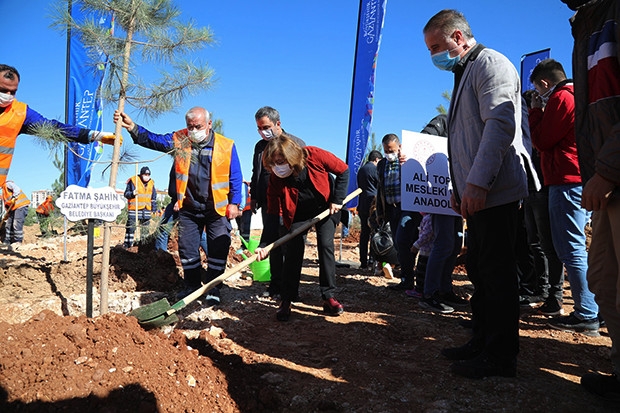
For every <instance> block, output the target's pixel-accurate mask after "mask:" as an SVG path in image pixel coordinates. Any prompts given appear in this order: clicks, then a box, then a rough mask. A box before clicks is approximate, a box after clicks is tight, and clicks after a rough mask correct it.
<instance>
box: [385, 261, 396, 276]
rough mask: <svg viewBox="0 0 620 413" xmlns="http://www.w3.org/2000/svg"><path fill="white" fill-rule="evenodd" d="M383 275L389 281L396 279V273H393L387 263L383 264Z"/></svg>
mask: <svg viewBox="0 0 620 413" xmlns="http://www.w3.org/2000/svg"><path fill="white" fill-rule="evenodd" d="M383 275H384V276H385V278H387V279H388V280H391V279H393V278H394V273H393V272H392V266H391V265H390V264H388V263H387V262H386V263H384V264H383Z"/></svg>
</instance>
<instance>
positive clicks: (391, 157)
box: [385, 152, 398, 162]
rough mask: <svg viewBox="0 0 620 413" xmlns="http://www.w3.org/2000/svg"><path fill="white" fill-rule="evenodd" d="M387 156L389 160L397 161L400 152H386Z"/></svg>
mask: <svg viewBox="0 0 620 413" xmlns="http://www.w3.org/2000/svg"><path fill="white" fill-rule="evenodd" d="M385 158H386V159H387V160H388V162H394V161H397V160H398V153H396V152H392V153H386V154H385Z"/></svg>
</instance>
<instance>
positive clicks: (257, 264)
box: [246, 237, 271, 282]
mask: <svg viewBox="0 0 620 413" xmlns="http://www.w3.org/2000/svg"><path fill="white" fill-rule="evenodd" d="M259 243H260V240H259V239H258V238H256V237H251V238H250V241H249V242H248V243H247V245H246V246H247V249H248V251H250V252H251V253H252V254H254V250H255V249H256V248H257V247H258V244H259ZM250 271H252V279H253V280H254V281H259V282H265V281H269V280H271V273H270V272H269V259H268V258H267V259H264V260H262V261H254V262H253V263H251V264H250Z"/></svg>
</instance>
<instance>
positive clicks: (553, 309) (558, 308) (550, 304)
mask: <svg viewBox="0 0 620 413" xmlns="http://www.w3.org/2000/svg"><path fill="white" fill-rule="evenodd" d="M538 314H542V315H549V316H556V315H562V314H564V310H563V309H562V304H561V303H560V302H559V301H558V300H556V299H555V298H548V299H547V301H545V303H544V304H543V305H541V306H540V307H538Z"/></svg>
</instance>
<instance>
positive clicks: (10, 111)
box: [0, 100, 28, 186]
mask: <svg viewBox="0 0 620 413" xmlns="http://www.w3.org/2000/svg"><path fill="white" fill-rule="evenodd" d="M27 108H28V105H26V104H25V103H22V102H18V101H17V100H14V101H13V103H11V105H10V106H8V107H6V108H5V109H4V112H2V113H1V114H0V185H2V186H4V183H5V182H6V177H7V175H8V174H9V168H10V167H11V161H12V160H13V152H14V151H15V141H16V140H17V135H19V131H20V130H21V128H22V126H23V124H24V121H25V120H26V110H27Z"/></svg>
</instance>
